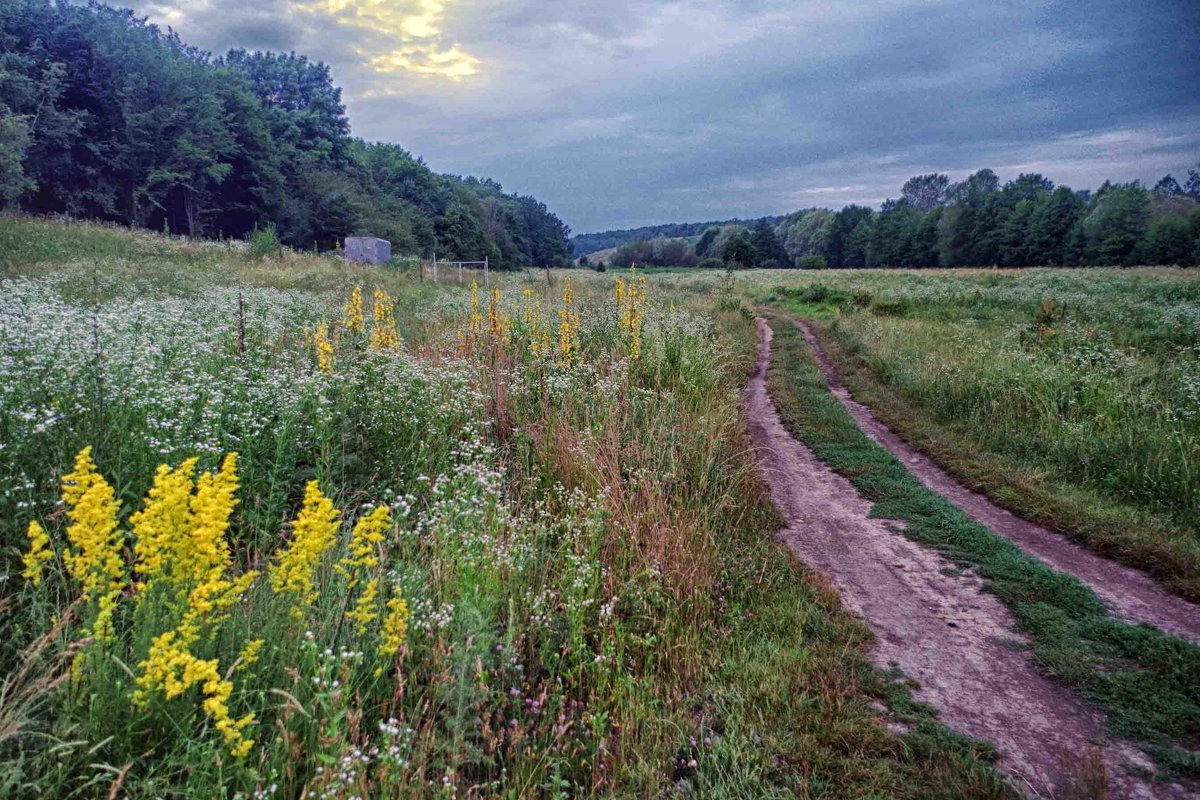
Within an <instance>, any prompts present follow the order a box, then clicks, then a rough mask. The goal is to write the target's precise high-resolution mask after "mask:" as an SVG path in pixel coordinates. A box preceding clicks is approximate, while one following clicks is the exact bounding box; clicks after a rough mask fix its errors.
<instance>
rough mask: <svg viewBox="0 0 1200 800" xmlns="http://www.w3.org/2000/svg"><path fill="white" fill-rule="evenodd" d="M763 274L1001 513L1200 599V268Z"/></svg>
mask: <svg viewBox="0 0 1200 800" xmlns="http://www.w3.org/2000/svg"><path fill="white" fill-rule="evenodd" d="M767 279H768V277H767V276H752V278H751V280H752V281H754V283H752V284H751V286H750V287H748V288H749V290H750V291H751V292H753V293H754V294H755V295H756V296H758V297H760V298H762V299H767V298H774V302H776V303H777V304H778V305H779V306H780V307H783V308H787V309H788V310H789V311H790V312H792V313H794V314H797V315H800V316H807V317H813V318H818V319H822V320H824V321H825V323H824V324H822V325H819V326H818V328H817V330H818V335H819V336H820V337H821V339H822V342H823V343H824V344H825V345H826V346H827V351H828V352H829V354H830V357H831V358H832V359H833V360H834V362H835V364H836V365H837V366H838V367H839V369H840V370H841V371H842V373H843V375H844V379H845V380H846V382H847V385H848V386H849V388H850V389H851V391H853V392H854V393H855V394H856V396H858V397H859V398H860V399H861V400H863V401H864V402H866V403H868V404H869V405H871V406H872V408H874V409H875V410H876V411H877V413H878V415H879V416H880V417H881V418H882V419H883V420H884V421H885V422H887V423H888V424H889V425H891V426H892V427H894V428H895V429H896V430H898V431H899V432H900V433H901V434H902V435H904V436H905V437H906V438H907V439H909V440H910V441H912V442H913V443H914V444H917V445H918V446H920V447H921V448H923V449H925V450H926V451H928V452H929V453H931V454H932V455H933V456H934V457H936V458H937V459H938V460H939V461H940V462H941V463H943V465H945V466H946V467H947V468H949V469H950V470H951V471H952V472H954V473H955V474H957V475H958V476H959V477H960V478H962V479H963V480H965V481H966V482H967V483H969V484H970V485H972V486H973V487H975V488H978V489H980V490H982V491H985V492H987V493H988V494H989V495H991V496H992V497H993V499H995V500H996V501H998V502H1000V503H1001V504H1002V505H1005V506H1007V507H1009V508H1010V509H1012V510H1014V511H1016V512H1017V513H1019V514H1021V515H1023V516H1026V517H1028V518H1031V519H1034V520H1036V521H1038V522H1039V523H1042V524H1045V525H1047V526H1049V527H1052V528H1055V529H1057V530H1060V531H1063V532H1064V533H1067V534H1068V535H1070V536H1072V537H1073V538H1075V539H1076V540H1078V541H1081V542H1083V543H1086V544H1088V545H1089V546H1091V547H1094V548H1095V549H1097V550H1100V551H1102V552H1104V553H1106V554H1108V555H1109V556H1111V557H1114V558H1117V559H1119V560H1121V561H1123V562H1125V563H1128V564H1130V565H1133V566H1137V567H1140V568H1143V569H1147V570H1149V571H1151V572H1152V573H1153V574H1155V575H1156V576H1157V577H1159V578H1160V579H1161V580H1163V582H1164V583H1165V584H1166V585H1167V586H1168V587H1170V588H1171V589H1173V590H1174V591H1177V592H1178V593H1180V594H1182V595H1184V596H1187V597H1190V598H1192V599H1200V533H1198V529H1200V516H1198V513H1200V511H1198V509H1200V469H1198V468H1197V467H1198V465H1200V314H1197V312H1196V309H1197V308H1200V273H1196V272H1194V271H1192V272H1188V271H1181V270H1138V271H1132V270H1130V271H1114V270H1057V271H1055V270H1031V271H1022V272H1016V271H966V272H951V273H937V274H933V273H928V272H923V273H907V272H906V273H893V272H863V273H848V272H837V273H822V274H818V275H804V276H799V277H798V278H797V277H793V276H787V277H786V278H776V279H775V285H773V286H772V285H769V284H767V283H766V281H767ZM813 292H817V293H822V292H823V293H825V294H827V295H828V296H829V297H832V298H833V302H829V300H828V299H826V301H825V302H820V303H815V302H813V299H812V298H813V297H814V296H815V295H814V294H813Z"/></svg>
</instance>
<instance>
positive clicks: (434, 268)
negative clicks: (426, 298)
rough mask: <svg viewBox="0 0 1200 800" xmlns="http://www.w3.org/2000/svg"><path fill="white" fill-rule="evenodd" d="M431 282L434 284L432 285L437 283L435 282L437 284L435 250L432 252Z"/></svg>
mask: <svg viewBox="0 0 1200 800" xmlns="http://www.w3.org/2000/svg"><path fill="white" fill-rule="evenodd" d="M433 282H434V283H437V282H438V274H437V251H436V250H434V251H433Z"/></svg>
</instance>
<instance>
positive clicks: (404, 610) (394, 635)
mask: <svg viewBox="0 0 1200 800" xmlns="http://www.w3.org/2000/svg"><path fill="white" fill-rule="evenodd" d="M387 610H388V613H387V617H386V618H385V619H384V621H383V642H382V643H381V644H380V645H379V654H380V655H384V656H390V655H395V654H396V653H397V652H398V651H399V650H400V648H401V647H403V646H404V643H405V641H407V640H408V619H409V617H411V616H412V612H411V611H410V610H409V608H408V601H407V600H405V599H404V598H403V597H401V596H399V595H397V596H395V597H393V598H392V599H391V600H388V604H387Z"/></svg>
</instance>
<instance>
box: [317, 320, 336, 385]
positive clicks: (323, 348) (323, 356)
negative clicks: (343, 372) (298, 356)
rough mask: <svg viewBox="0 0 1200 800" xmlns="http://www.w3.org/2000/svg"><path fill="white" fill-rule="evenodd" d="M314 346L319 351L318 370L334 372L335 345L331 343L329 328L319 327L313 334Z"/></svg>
mask: <svg viewBox="0 0 1200 800" xmlns="http://www.w3.org/2000/svg"><path fill="white" fill-rule="evenodd" d="M313 345H314V346H315V347H316V349H317V369H319V370H320V371H321V372H325V373H330V372H333V344H332V343H331V342H330V341H329V327H328V326H326V325H318V326H317V330H316V331H315V332H314V333H313Z"/></svg>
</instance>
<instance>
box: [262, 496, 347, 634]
mask: <svg viewBox="0 0 1200 800" xmlns="http://www.w3.org/2000/svg"><path fill="white" fill-rule="evenodd" d="M338 516H339V512H338V511H337V509H335V508H334V507H333V501H332V500H330V499H329V498H328V497H326V496H325V495H323V494H322V493H321V489H320V486H319V485H318V484H317V482H316V481H309V482H308V486H306V487H305V489H304V505H303V506H302V507H301V509H300V513H299V514H298V515H297V516H296V520H295V522H293V523H292V528H293V536H292V543H291V545H290V546H289V547H288V548H287V550H285V551H284V552H283V553H282V554H281V555H280V557H279V563H278V564H276V565H275V566H274V567H272V569H271V588H272V589H274V590H275V591H276V592H292V593H294V594H296V595H298V597H299V600H300V602H301V603H302V604H304V605H308V604H310V603H311V602H312V601H313V600H314V599H315V598H316V589H315V588H314V587H313V575H314V573H315V572H316V569H317V567H318V565H320V563H321V558H322V557H323V556H324V555H325V553H326V551H327V550H329V548H330V547H332V546H333V545H334V543H335V542H336V541H337V529H338ZM296 610H297V611H299V609H298V608H297V609H296Z"/></svg>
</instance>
